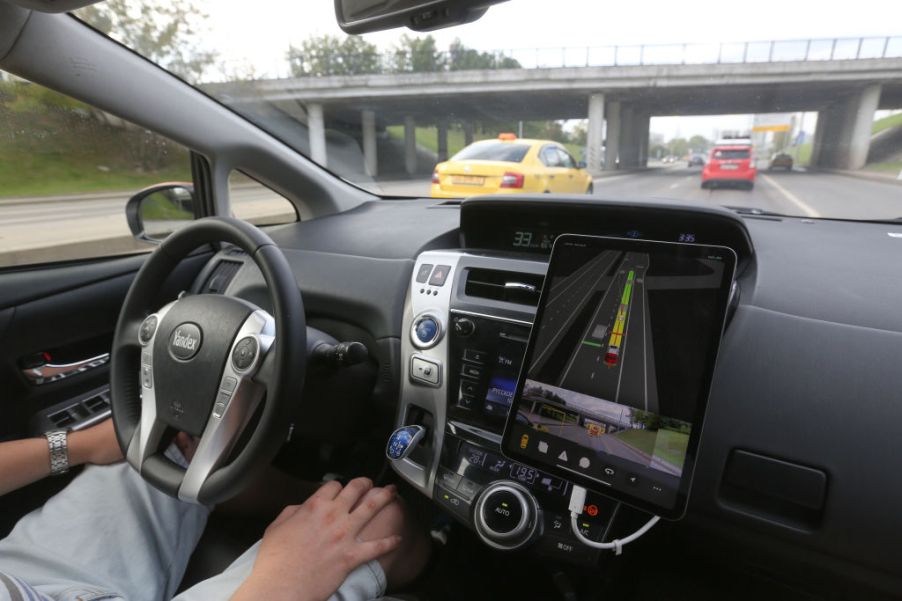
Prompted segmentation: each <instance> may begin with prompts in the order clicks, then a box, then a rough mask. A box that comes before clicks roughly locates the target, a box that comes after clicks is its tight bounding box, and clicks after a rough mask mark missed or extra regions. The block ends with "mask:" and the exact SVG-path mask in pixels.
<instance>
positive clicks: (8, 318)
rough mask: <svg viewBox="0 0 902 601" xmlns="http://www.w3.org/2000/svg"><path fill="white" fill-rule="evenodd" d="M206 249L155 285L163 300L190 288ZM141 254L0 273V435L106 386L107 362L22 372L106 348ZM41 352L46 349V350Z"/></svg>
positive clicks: (15, 432) (23, 429)
mask: <svg viewBox="0 0 902 601" xmlns="http://www.w3.org/2000/svg"><path fill="white" fill-rule="evenodd" d="M209 256H210V253H209V252H202V253H198V254H195V255H193V256H191V257H189V258H188V259H186V260H185V261H183V262H182V264H180V265H179V267H178V268H176V269H175V270H174V272H173V274H172V275H171V276H170V278H169V280H168V282H167V284H166V286H164V287H163V289H161V290H160V294H159V298H158V301H159V302H160V303H161V304H162V303H163V302H165V301H166V300H167V299H171V298H174V297H175V296H176V295H177V294H178V293H179V292H180V291H181V290H185V289H188V288H189V286H190V284H191V282H192V281H193V279H194V278H195V277H196V276H197V274H198V272H199V271H200V270H201V268H202V267H203V265H204V264H205V262H206V261H207V260H208V259H209ZM145 258H146V255H140V256H133V257H128V258H124V259H122V258H117V259H111V260H99V261H91V262H79V263H70V264H62V265H52V266H45V267H36V268H30V269H22V270H15V271H7V272H4V273H0V298H2V299H3V300H2V303H3V305H4V306H3V307H2V308H0V341H2V343H3V344H2V347H0V391H3V394H2V395H0V412H2V415H3V419H2V420H0V440H5V439H11V438H18V437H21V436H25V435H27V434H28V432H27V424H28V422H29V421H30V420H31V419H32V417H33V416H34V415H35V414H36V413H38V412H40V411H42V410H44V409H46V408H47V407H50V406H53V405H55V404H57V403H60V402H63V401H66V400H67V399H69V398H75V397H77V396H78V395H80V394H83V393H85V392H87V391H90V390H92V389H96V388H98V387H102V386H104V385H106V382H107V378H108V370H109V366H108V365H107V364H101V365H98V366H97V367H95V368H93V369H88V370H86V371H82V372H79V373H74V374H73V375H72V376H71V377H67V378H64V379H60V380H56V381H49V382H45V383H40V384H38V383H35V382H32V381H29V379H27V378H26V377H25V375H24V373H23V371H24V370H27V369H28V368H29V367H30V366H31V365H33V363H32V362H33V361H35V360H37V361H41V360H44V361H48V360H49V361H50V362H52V363H58V364H68V363H74V362H78V361H81V360H83V359H87V358H92V357H97V356H99V355H103V354H104V353H108V352H109V350H110V344H111V342H112V336H113V329H114V327H115V325H116V320H117V319H118V316H119V307H120V306H121V304H122V301H123V300H124V298H125V295H126V293H127V292H128V288H129V286H130V285H131V282H132V280H133V278H134V276H135V274H136V273H137V271H138V269H139V268H140V267H141V265H143V263H144V260H145ZM44 353H46V355H44Z"/></svg>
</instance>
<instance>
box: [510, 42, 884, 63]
mask: <svg viewBox="0 0 902 601" xmlns="http://www.w3.org/2000/svg"><path fill="white" fill-rule="evenodd" d="M497 54H498V55H499V56H503V57H508V58H511V59H514V60H516V61H517V62H519V63H520V66H521V67H524V68H533V69H541V68H560V67H607V66H630V65H691V64H699V65H709V64H723V63H774V62H789V61H831V60H860V59H872V58H902V36H886V37H861V38H825V39H808V40H771V41H760V42H722V43H710V44H706V43H686V44H641V45H632V46H590V47H585V48H579V47H564V48H541V49H534V48H521V49H514V50H502V51H498V53H497Z"/></svg>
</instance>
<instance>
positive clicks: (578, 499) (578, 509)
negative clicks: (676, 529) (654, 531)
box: [570, 484, 661, 555]
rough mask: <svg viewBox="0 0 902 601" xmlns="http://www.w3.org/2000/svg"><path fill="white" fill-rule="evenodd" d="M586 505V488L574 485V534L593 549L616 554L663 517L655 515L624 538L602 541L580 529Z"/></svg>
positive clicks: (571, 502) (572, 514) (572, 507)
mask: <svg viewBox="0 0 902 601" xmlns="http://www.w3.org/2000/svg"><path fill="white" fill-rule="evenodd" d="M585 505H586V489H585V488H583V487H582V486H577V485H575V484H574V485H573V492H572V493H570V528H572V529H573V534H574V535H576V538H578V539H579V541H580V542H581V543H582V544H584V545H586V546H587V547H592V548H593V549H605V550H613V551H614V554H615V555H620V554H621V553H622V552H623V545H626V544H629V543H631V542H633V541H634V540H636V539H638V538H639V537H640V536H642V535H643V534H645V533H646V532H648V531H649V530H651V527H652V526H654V525H655V524H657V523H658V520H660V519H661V518H660V517H658V516H653V517H652V518H651V519H650V520H648V521H647V522H645V525H644V526H642V527H641V528H639V529H638V530H636V531H635V532H633V533H632V534H630V535H629V536H627V537H624V538H616V539H614V540H612V541H611V542H609V543H601V542H596V541H594V540H591V539H588V538H586V537H585V535H583V533H582V532H580V530H579V523H578V520H579V516H580V514H582V512H583V508H584V507H585Z"/></svg>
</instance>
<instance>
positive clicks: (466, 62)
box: [448, 39, 520, 71]
mask: <svg viewBox="0 0 902 601" xmlns="http://www.w3.org/2000/svg"><path fill="white" fill-rule="evenodd" d="M519 68H520V63H519V62H518V61H517V60H516V59H513V58H511V57H509V56H504V55H502V54H492V53H491V52H480V51H478V50H475V49H473V48H467V47H466V46H464V44H463V42H461V41H460V39H455V40H454V41H453V42H451V46H449V48H448V70H449V71H467V70H475V69H519Z"/></svg>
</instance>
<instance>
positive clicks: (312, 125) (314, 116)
mask: <svg viewBox="0 0 902 601" xmlns="http://www.w3.org/2000/svg"><path fill="white" fill-rule="evenodd" d="M307 132H308V135H309V136H310V158H311V159H313V160H314V162H316V163H319V164H320V165H322V166H323V167H325V166H326V119H325V117H324V115H323V105H321V104H319V103H317V102H314V103H311V104H308V105H307Z"/></svg>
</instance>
